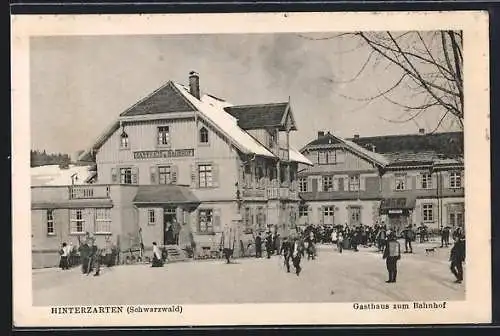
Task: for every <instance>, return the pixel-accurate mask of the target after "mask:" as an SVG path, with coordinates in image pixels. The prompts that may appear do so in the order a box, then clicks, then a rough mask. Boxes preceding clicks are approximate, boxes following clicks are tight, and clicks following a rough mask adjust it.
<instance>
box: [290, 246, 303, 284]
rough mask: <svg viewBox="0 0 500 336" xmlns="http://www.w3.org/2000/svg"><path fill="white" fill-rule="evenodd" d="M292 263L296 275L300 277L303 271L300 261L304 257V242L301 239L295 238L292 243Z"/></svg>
mask: <svg viewBox="0 0 500 336" xmlns="http://www.w3.org/2000/svg"><path fill="white" fill-rule="evenodd" d="M291 247H292V263H293V267H294V268H295V274H297V276H299V274H300V272H301V271H302V267H300V260H301V259H302V256H303V255H304V242H303V241H302V239H301V238H298V237H295V238H294V239H293V242H292V245H291Z"/></svg>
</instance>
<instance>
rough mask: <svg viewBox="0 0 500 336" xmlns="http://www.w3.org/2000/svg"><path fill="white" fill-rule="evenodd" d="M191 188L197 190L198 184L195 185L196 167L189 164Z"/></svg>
mask: <svg viewBox="0 0 500 336" xmlns="http://www.w3.org/2000/svg"><path fill="white" fill-rule="evenodd" d="M190 169H191V188H197V187H198V184H197V183H196V165H194V164H191V165H190Z"/></svg>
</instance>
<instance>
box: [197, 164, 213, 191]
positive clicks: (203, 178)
mask: <svg viewBox="0 0 500 336" xmlns="http://www.w3.org/2000/svg"><path fill="white" fill-rule="evenodd" d="M198 174H199V180H200V188H210V187H212V165H209V164H204V165H199V166H198Z"/></svg>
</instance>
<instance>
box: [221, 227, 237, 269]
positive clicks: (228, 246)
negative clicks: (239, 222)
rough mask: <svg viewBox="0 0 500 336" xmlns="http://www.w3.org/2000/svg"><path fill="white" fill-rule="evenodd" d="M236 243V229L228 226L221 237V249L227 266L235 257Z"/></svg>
mask: <svg viewBox="0 0 500 336" xmlns="http://www.w3.org/2000/svg"><path fill="white" fill-rule="evenodd" d="M235 243H236V235H235V232H234V229H233V228H231V227H230V226H229V225H226V227H225V228H224V232H222V236H221V247H222V254H223V255H224V258H225V259H226V264H230V263H231V257H232V256H233V251H234V245H235Z"/></svg>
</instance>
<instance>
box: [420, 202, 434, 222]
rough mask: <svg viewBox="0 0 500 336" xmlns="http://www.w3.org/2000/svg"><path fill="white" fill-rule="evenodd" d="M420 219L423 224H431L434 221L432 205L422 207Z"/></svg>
mask: <svg viewBox="0 0 500 336" xmlns="http://www.w3.org/2000/svg"><path fill="white" fill-rule="evenodd" d="M422 218H423V220H424V222H432V221H433V220H434V212H433V206H432V204H423V205H422Z"/></svg>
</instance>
